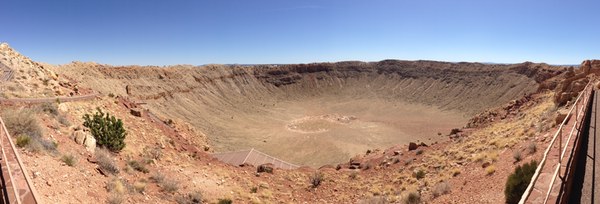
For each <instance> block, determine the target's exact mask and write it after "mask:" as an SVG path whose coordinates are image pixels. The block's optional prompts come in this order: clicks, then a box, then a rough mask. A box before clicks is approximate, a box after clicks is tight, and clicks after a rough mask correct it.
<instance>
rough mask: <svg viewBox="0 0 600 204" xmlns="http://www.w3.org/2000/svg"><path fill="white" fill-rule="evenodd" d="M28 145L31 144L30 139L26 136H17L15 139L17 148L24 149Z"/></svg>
mask: <svg viewBox="0 0 600 204" xmlns="http://www.w3.org/2000/svg"><path fill="white" fill-rule="evenodd" d="M29 143H31V138H30V137H29V136H27V135H19V136H18V137H17V147H21V148H23V147H26V146H27V145H29Z"/></svg>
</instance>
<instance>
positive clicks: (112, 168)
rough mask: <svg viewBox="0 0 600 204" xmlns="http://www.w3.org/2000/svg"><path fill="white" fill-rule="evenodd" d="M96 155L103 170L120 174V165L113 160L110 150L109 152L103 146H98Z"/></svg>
mask: <svg viewBox="0 0 600 204" xmlns="http://www.w3.org/2000/svg"><path fill="white" fill-rule="evenodd" d="M94 155H95V157H96V160H97V163H98V167H99V168H100V169H101V170H102V171H103V172H106V173H109V174H118V173H119V167H118V166H117V164H116V163H115V161H114V160H113V158H112V156H111V154H110V152H108V150H106V149H103V148H96V151H95V153H94Z"/></svg>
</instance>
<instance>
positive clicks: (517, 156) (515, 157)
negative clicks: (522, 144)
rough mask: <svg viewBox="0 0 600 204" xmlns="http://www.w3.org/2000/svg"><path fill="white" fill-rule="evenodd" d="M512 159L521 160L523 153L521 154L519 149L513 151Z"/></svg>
mask: <svg viewBox="0 0 600 204" xmlns="http://www.w3.org/2000/svg"><path fill="white" fill-rule="evenodd" d="M513 159H514V160H515V162H520V161H521V160H523V154H521V151H519V150H517V151H515V152H514V153H513Z"/></svg>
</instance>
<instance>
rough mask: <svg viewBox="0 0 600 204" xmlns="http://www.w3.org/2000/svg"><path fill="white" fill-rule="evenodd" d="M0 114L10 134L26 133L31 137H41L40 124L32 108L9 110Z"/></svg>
mask: <svg viewBox="0 0 600 204" xmlns="http://www.w3.org/2000/svg"><path fill="white" fill-rule="evenodd" d="M2 116H3V119H4V124H5V125H6V129H7V130H8V132H9V133H10V135H12V136H16V135H27V136H29V137H31V138H41V137H42V126H41V125H40V123H39V121H38V120H37V119H36V117H35V114H34V112H33V111H32V110H29V109H23V110H9V111H5V112H4V114H3V115H2Z"/></svg>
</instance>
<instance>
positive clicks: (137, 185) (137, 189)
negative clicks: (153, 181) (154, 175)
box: [133, 181, 146, 193]
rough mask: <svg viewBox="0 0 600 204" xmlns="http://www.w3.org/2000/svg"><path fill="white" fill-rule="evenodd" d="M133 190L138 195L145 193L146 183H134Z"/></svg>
mask: <svg viewBox="0 0 600 204" xmlns="http://www.w3.org/2000/svg"><path fill="white" fill-rule="evenodd" d="M133 190H134V191H135V192H138V193H143V192H144V191H145V190H146V182H145V181H136V182H135V183H133Z"/></svg>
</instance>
